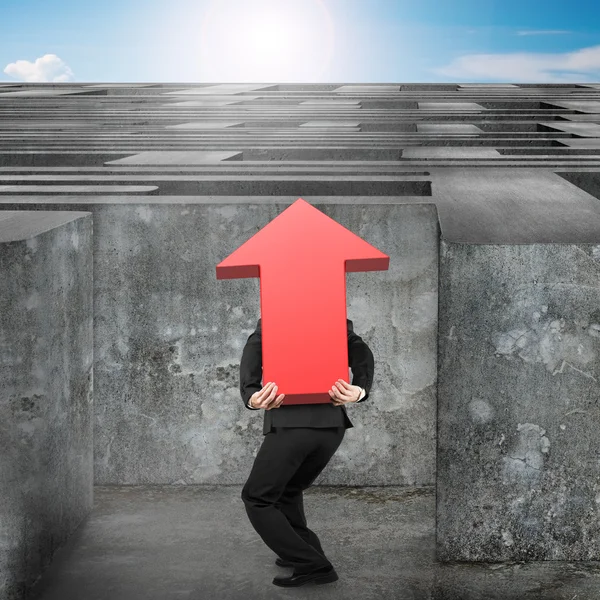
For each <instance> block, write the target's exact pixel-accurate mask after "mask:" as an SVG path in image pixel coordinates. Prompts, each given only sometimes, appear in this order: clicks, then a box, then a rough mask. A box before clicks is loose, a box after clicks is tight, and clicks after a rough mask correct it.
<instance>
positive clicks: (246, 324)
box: [88, 199, 439, 485]
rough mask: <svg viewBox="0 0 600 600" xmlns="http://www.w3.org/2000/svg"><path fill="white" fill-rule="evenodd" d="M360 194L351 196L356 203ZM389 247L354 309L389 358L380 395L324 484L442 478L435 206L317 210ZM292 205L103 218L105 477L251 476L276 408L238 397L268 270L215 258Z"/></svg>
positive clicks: (97, 212)
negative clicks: (259, 274) (266, 416)
mask: <svg viewBox="0 0 600 600" xmlns="http://www.w3.org/2000/svg"><path fill="white" fill-rule="evenodd" d="M349 202H351V199H350V200H349ZM314 206H315V207H316V208H317V209H319V210H321V211H323V212H324V213H325V214H327V215H328V216H330V217H331V218H332V219H334V220H336V221H337V222H339V223H341V224H342V225H343V226H345V227H347V228H348V229H350V230H351V231H353V232H355V233H356V234H357V235H359V236H361V237H363V238H364V239H365V240H367V241H368V242H369V243H371V244H372V245H374V246H375V247H377V248H378V249H380V250H381V251H382V252H385V253H386V254H388V255H390V256H391V257H393V259H392V260H391V261H390V268H389V271H381V272H380V271H375V272H371V273H349V274H348V275H347V279H346V281H347V307H348V309H347V310H348V313H347V314H348V316H349V318H350V319H352V320H353V321H354V328H355V331H356V332H357V333H358V334H359V335H361V336H363V337H364V339H365V341H366V342H367V343H368V344H369V346H370V347H371V350H372V351H373V354H374V356H375V377H374V384H373V388H372V390H371V395H370V398H369V401H368V402H366V403H365V404H360V405H356V406H351V407H349V408H348V413H349V415H350V418H351V420H352V421H353V423H354V425H355V427H354V428H353V429H350V430H349V431H348V432H347V434H346V438H345V439H344V442H343V444H342V446H341V447H340V449H339V450H338V452H337V453H336V455H335V456H334V457H333V459H332V461H331V463H330V465H329V467H328V469H327V472H326V473H323V474H322V475H321V476H320V477H321V479H320V481H319V482H325V483H330V484H338V483H339V484H356V485H412V484H433V482H434V475H435V473H434V470H435V385H436V352H437V348H436V334H437V256H438V250H437V244H438V235H439V233H438V231H439V230H438V221H437V215H436V210H435V206H433V205H431V204H423V205H390V204H373V205H370V206H369V210H368V211H365V209H364V207H363V206H362V205H358V204H350V203H348V204H333V203H329V204H315V205H314ZM286 207H287V206H284V205H279V204H262V205H249V204H237V205H233V204H223V205H199V204H192V203H190V204H146V205H141V204H140V205H135V204H127V205H126V204H121V205H119V204H113V205H102V206H99V205H96V206H91V205H90V206H88V208H89V209H90V210H93V211H94V227H95V236H94V261H95V262H94V302H95V322H94V326H95V330H94V333H95V371H94V374H95V384H96V385H95V398H94V400H95V405H96V430H95V433H96V439H95V482H96V483H97V484H136V483H177V484H199V483H211V484H236V485H239V484H242V483H243V482H244V481H245V480H246V478H247V477H248V473H249V472H250V469H251V466H252V462H253V460H254V456H255V455H256V453H257V451H258V448H259V447H260V444H261V443H262V441H263V436H262V422H263V421H262V420H263V412H262V411H260V412H253V411H249V410H248V409H246V408H245V407H244V405H243V402H242V399H241V397H240V394H239V363H240V359H241V354H242V349H243V346H244V344H245V343H246V340H247V338H248V336H249V335H250V333H252V331H254V328H255V325H256V321H257V319H258V318H259V317H260V287H259V280H258V279H244V280H242V279H237V280H217V278H216V269H215V267H216V265H217V264H218V263H219V262H220V261H221V260H223V259H224V258H225V257H226V256H228V255H229V254H230V253H231V252H233V251H234V250H235V249H237V248H238V247H239V246H240V245H241V244H243V243H244V242H245V241H246V240H247V239H249V238H250V237H252V235H254V234H255V233H256V232H257V231H258V230H259V229H261V228H262V227H264V226H265V225H266V224H267V223H269V222H270V221H271V220H272V219H274V218H275V217H276V216H277V215H278V214H279V213H280V212H282V210H284V209H285V208H286Z"/></svg>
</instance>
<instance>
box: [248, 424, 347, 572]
mask: <svg viewBox="0 0 600 600" xmlns="http://www.w3.org/2000/svg"><path fill="white" fill-rule="evenodd" d="M345 432H346V430H345V428H344V427H328V428H312V427H276V428H274V429H273V431H271V432H269V433H267V434H266V435H265V437H264V440H263V443H262V445H261V447H260V449H259V451H258V454H257V455H256V458H255V460H254V465H253V467H252V471H251V472H250V475H249V477H248V480H247V481H246V483H245V484H244V487H243V488H242V500H243V501H244V505H245V506H246V512H247V513H248V518H249V519H250V523H252V526H253V527H254V529H255V530H256V532H257V533H258V535H260V537H261V538H262V539H263V541H264V542H265V544H266V545H267V546H268V547H269V548H271V550H273V552H275V554H277V555H278V556H280V557H281V558H283V559H284V560H288V561H291V562H292V563H293V564H294V572H296V573H307V572H308V571H312V570H313V569H318V568H319V567H324V566H330V565H331V563H330V562H329V560H328V559H327V557H326V556H325V552H324V551H323V547H322V546H321V542H320V541H319V538H318V537H317V534H316V533H315V532H314V531H312V530H311V529H309V528H308V526H307V524H306V516H305V514H304V503H303V497H302V492H303V491H304V490H305V489H307V488H308V487H310V486H311V485H312V483H313V481H314V480H315V479H316V478H317V476H318V475H319V473H321V471H322V470H323V469H324V468H325V467H326V465H327V463H328V462H329V460H330V459H331V457H332V456H333V455H334V454H335V451H336V450H337V449H338V447H339V445H340V444H341V443H342V440H343V439H344V434H345Z"/></svg>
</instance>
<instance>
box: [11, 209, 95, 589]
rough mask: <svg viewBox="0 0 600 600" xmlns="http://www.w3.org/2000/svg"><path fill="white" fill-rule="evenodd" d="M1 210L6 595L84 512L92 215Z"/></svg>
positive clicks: (39, 568)
mask: <svg viewBox="0 0 600 600" xmlns="http://www.w3.org/2000/svg"><path fill="white" fill-rule="evenodd" d="M1 216H2V218H1V219H0V281H2V293H1V294H0V448H1V452H0V482H2V485H0V597H1V598H6V599H11V600H12V599H13V598H14V599H16V598H25V597H29V592H30V589H31V586H32V584H33V582H34V581H35V580H36V578H37V577H38V576H39V575H40V574H41V573H42V572H43V571H44V570H45V569H46V568H47V567H48V565H49V564H50V562H51V560H52V558H53V556H54V554H55V553H56V551H57V550H58V549H59V548H60V547H62V546H64V545H65V543H66V541H67V540H68V538H69V537H70V536H71V534H72V533H73V531H74V530H75V529H76V528H77V527H78V526H79V525H80V523H81V522H82V520H83V519H84V518H85V517H86V516H87V515H88V514H89V512H90V511H91V509H92V504H93V452H94V450H93V403H92V377H93V330H92V327H93V314H92V298H93V296H92V293H93V288H92V216H91V214H90V213H87V212H53V211H51V212H47V211H39V212H38V211H26V210H20V211H15V212H12V211H9V212H6V213H4V214H2V215H1Z"/></svg>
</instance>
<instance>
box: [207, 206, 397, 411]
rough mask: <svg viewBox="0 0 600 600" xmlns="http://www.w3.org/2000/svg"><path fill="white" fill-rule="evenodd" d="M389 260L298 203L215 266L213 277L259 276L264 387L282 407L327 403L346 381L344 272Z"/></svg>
mask: <svg viewBox="0 0 600 600" xmlns="http://www.w3.org/2000/svg"><path fill="white" fill-rule="evenodd" d="M389 264H390V257H389V256H387V255H386V254H383V253H382V252H380V251H379V250H377V248H374V247H373V246H371V245H370V244H368V243H367V242H365V241H364V240H362V239H361V238H360V237H358V236H357V235H355V234H354V233H352V232H351V231H349V230H348V229H346V228H345V227H343V226H341V225H340V224H339V223H337V222H336V221H334V220H333V219H331V218H330V217H328V216H327V215H326V214H324V213H322V212H321V211H320V210H317V209H316V208H314V207H313V206H312V205H310V204H309V203H308V202H306V201H305V200H303V199H302V198H298V200H296V202H294V203H293V204H292V205H291V206H289V207H288V208H287V209H286V210H284V211H283V212H282V213H281V214H279V215H278V216H277V217H275V218H274V219H273V220H272V221H271V222H270V223H268V224H267V225H265V226H264V227H263V228H262V229H261V230H260V231H259V232H258V233H256V234H255V235H253V236H252V237H251V238H250V239H249V240H248V241H247V242H246V243H244V244H242V245H241V246H240V247H239V248H238V249H237V250H235V251H234V252H232V253H231V254H230V255H229V256H228V257H227V258H226V259H225V260H223V261H222V262H221V263H219V264H218V265H217V279H236V278H243V277H259V278H260V312H261V329H262V359H263V382H267V381H274V382H275V383H276V384H277V387H278V390H277V395H279V394H285V398H284V400H283V404H319V403H325V402H331V396H329V392H328V390H330V389H331V387H332V386H333V384H334V382H335V381H337V380H338V379H344V380H345V381H347V380H348V331H347V324H346V273H349V272H358V271H385V270H387V269H388V267H389Z"/></svg>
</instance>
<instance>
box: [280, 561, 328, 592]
mask: <svg viewBox="0 0 600 600" xmlns="http://www.w3.org/2000/svg"><path fill="white" fill-rule="evenodd" d="M338 579H339V577H338V574H337V573H336V572H335V569H334V568H333V566H330V567H321V568H320V569H317V570H316V571H311V572H310V573H296V572H294V573H292V574H291V575H290V576H289V577H275V578H274V579H273V583H274V584H275V585H279V586H281V587H297V586H299V585H304V584H305V583H308V582H310V581H313V582H314V583H317V584H320V583H331V582H332V581H337V580H338Z"/></svg>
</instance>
